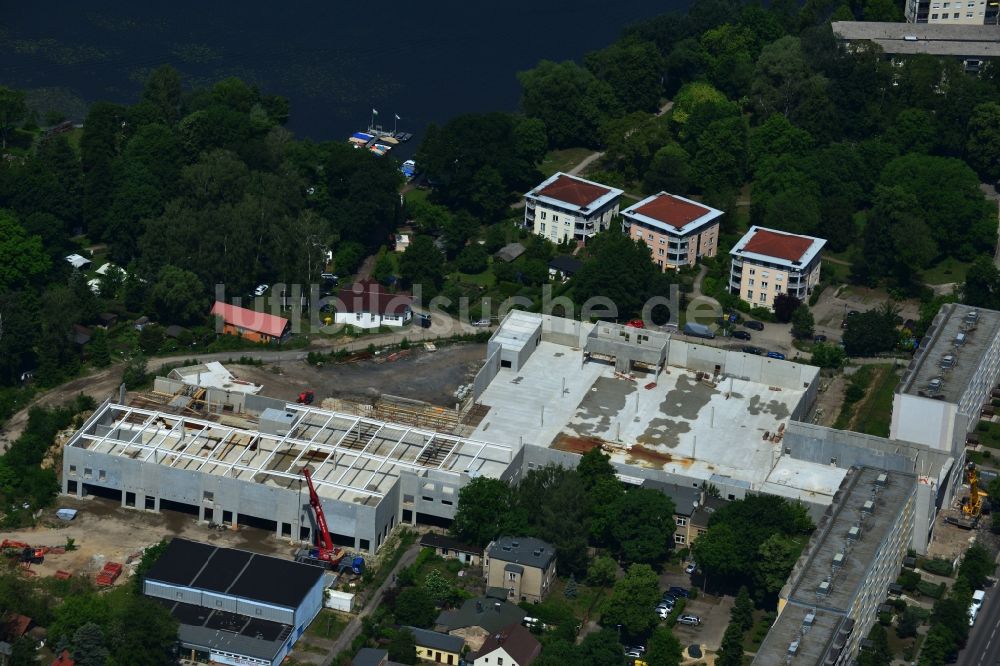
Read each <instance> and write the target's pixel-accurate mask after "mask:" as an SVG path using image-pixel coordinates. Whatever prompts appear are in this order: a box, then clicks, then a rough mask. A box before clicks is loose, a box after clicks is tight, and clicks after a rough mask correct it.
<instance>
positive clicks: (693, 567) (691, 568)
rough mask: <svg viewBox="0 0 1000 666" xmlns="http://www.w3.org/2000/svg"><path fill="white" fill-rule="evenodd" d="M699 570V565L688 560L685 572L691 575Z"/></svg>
mask: <svg viewBox="0 0 1000 666" xmlns="http://www.w3.org/2000/svg"><path fill="white" fill-rule="evenodd" d="M697 570H698V565H697V564H695V563H694V562H688V563H687V566H686V567H684V573H686V574H688V575H689V576H690V575H691V574H693V573H694V572H695V571H697Z"/></svg>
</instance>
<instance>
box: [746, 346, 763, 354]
mask: <svg viewBox="0 0 1000 666" xmlns="http://www.w3.org/2000/svg"><path fill="white" fill-rule="evenodd" d="M743 353H744V354H756V355H757V356H760V355H761V354H763V353H764V350H763V349H761V348H760V347H750V346H747V347H744V348H743Z"/></svg>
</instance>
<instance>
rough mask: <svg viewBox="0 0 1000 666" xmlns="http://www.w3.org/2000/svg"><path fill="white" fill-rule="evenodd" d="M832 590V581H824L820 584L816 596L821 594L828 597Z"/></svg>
mask: <svg viewBox="0 0 1000 666" xmlns="http://www.w3.org/2000/svg"><path fill="white" fill-rule="evenodd" d="M831 588H832V586H831V585H830V581H828V580H824V581H823V582H822V583H820V584H819V587H817V588H816V594H819V595H821V596H826V595H828V594H830V589H831Z"/></svg>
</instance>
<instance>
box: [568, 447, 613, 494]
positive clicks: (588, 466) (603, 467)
mask: <svg viewBox="0 0 1000 666" xmlns="http://www.w3.org/2000/svg"><path fill="white" fill-rule="evenodd" d="M576 473H577V474H579V475H580V478H581V479H583V485H584V487H585V488H587V490H591V489H593V487H594V486H595V485H597V483H598V481H600V480H602V479H614V480H616V481H617V479H615V467H614V465H612V464H611V456H610V455H608V454H607V453H605V452H604V451H602V450H601V447H599V446H595V447H593V448H591V449H590V450H589V451H587V452H586V453H584V454H583V455H582V456H580V462H578V463H577V464H576Z"/></svg>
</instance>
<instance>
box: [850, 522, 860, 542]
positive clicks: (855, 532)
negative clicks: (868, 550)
mask: <svg viewBox="0 0 1000 666" xmlns="http://www.w3.org/2000/svg"><path fill="white" fill-rule="evenodd" d="M847 538H848V539H850V540H851V541H857V540H858V539H860V538H861V528H860V527H858V526H857V525H854V526H853V527H851V529H849V530H847Z"/></svg>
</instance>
